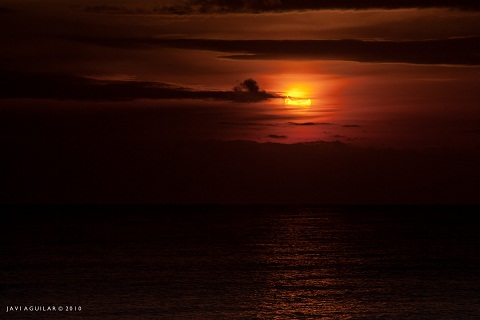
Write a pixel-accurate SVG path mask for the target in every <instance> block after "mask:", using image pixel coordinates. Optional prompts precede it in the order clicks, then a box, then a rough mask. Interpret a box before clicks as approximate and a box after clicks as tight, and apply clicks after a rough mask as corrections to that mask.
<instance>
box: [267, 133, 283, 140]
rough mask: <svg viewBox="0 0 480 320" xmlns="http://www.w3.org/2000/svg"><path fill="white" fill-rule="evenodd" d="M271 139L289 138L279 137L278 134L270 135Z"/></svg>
mask: <svg viewBox="0 0 480 320" xmlns="http://www.w3.org/2000/svg"><path fill="white" fill-rule="evenodd" d="M268 137H269V138H273V139H286V138H287V136H284V135H277V134H270V135H268Z"/></svg>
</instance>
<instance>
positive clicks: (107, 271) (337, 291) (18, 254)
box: [1, 207, 480, 319]
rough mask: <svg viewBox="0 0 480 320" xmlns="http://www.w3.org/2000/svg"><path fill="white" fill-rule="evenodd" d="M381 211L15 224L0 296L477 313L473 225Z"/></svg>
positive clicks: (127, 313) (305, 314)
mask: <svg viewBox="0 0 480 320" xmlns="http://www.w3.org/2000/svg"><path fill="white" fill-rule="evenodd" d="M122 210H123V212H124V213H125V210H126V209H122ZM129 210H132V208H130V209H128V210H127V211H129ZM382 210H383V212H379V211H378V210H377V211H375V212H373V213H372V212H365V210H363V211H362V212H358V211H357V210H356V209H352V208H350V209H348V210H345V209H341V210H339V209H335V208H333V209H332V208H330V209H328V208H300V207H240V208H237V207H211V208H210V207H203V208H197V207H185V208H170V209H168V208H163V209H155V208H151V209H149V210H145V209H138V210H133V211H135V213H133V211H130V212H129V213H127V214H114V215H104V216H102V215H101V214H100V215H97V216H95V215H93V216H92V215H90V216H88V219H87V218H83V219H80V216H75V215H71V216H70V218H66V217H63V218H58V217H56V223H55V224H51V223H46V222H45V221H42V220H37V221H34V222H35V226H33V225H28V224H19V225H16V231H15V236H14V235H13V233H12V232H10V233H9V234H7V236H9V237H10V244H9V245H8V246H6V245H5V243H6V242H2V243H3V244H2V247H1V249H2V252H4V256H5V258H6V259H4V260H3V262H2V265H3V267H4V269H3V270H5V271H4V273H5V276H6V277H4V279H8V280H4V283H3V284H2V287H3V288H4V290H3V294H2V298H4V299H3V300H4V301H5V302H6V303H7V304H14V305H15V304H18V303H21V302H23V303H25V302H24V301H25V300H29V301H31V299H35V301H42V303H64V302H67V301H69V303H76V304H79V305H82V307H83V310H84V311H82V313H81V314H80V315H78V316H79V319H80V318H85V317H86V318H89V319H139V318H140V319H218V318H222V319H312V318H320V317H326V318H327V319H350V318H351V319H378V318H395V319H406V318H408V319H426V318H428V319H451V318H462V319H473V318H475V317H478V316H479V315H480V314H479V311H478V310H479V307H480V305H479V303H478V299H476V297H478V295H479V294H480V285H479V283H480V281H479V279H480V274H479V272H478V269H477V268H476V267H475V266H476V265H478V263H479V262H480V253H479V251H478V248H479V246H478V244H479V237H478V234H479V232H478V231H480V230H478V224H475V223H471V221H469V220H468V219H467V218H465V216H463V217H464V218H458V217H455V216H453V215H448V216H447V218H441V219H438V220H437V221H434V220H432V219H430V218H428V217H431V216H428V217H425V216H421V215H420V217H419V216H415V215H411V214H406V215H403V213H402V212H400V214H399V213H398V212H397V213H391V212H388V210H387V209H382ZM410 210H411V209H410ZM145 211H149V213H148V214H145ZM112 213H113V212H112ZM72 217H73V218H72ZM47 220H48V219H47ZM32 230H37V231H36V233H35V232H33V233H32ZM40 232H42V234H40ZM65 279H68V281H65ZM5 281H6V283H5ZM27 289H28V290H27ZM26 292H29V293H28V296H27V295H25V293H26ZM19 316H22V315H19ZM61 316H62V315H57V314H53V315H52V317H50V316H49V318H51V319H57V318H55V317H61ZM73 318H75V317H74V316H73ZM12 319H15V318H12Z"/></svg>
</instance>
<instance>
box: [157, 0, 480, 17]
mask: <svg viewBox="0 0 480 320" xmlns="http://www.w3.org/2000/svg"><path fill="white" fill-rule="evenodd" d="M433 7H446V8H454V9H462V10H479V9H480V4H479V3H478V2H475V1H471V0H459V1H455V0H437V1H431V0H403V1H381V0H366V1H357V0H337V1H329V0H263V1H260V0H258V1H255V0H233V1H232V0H188V1H183V2H181V3H180V4H174V5H171V6H164V7H162V8H161V9H160V11H163V12H165V13H172V14H203V13H245V12H250V13H261V12H283V11H298V10H324V9H361V10H363V9H400V8H433Z"/></svg>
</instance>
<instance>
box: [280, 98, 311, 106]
mask: <svg viewBox="0 0 480 320" xmlns="http://www.w3.org/2000/svg"><path fill="white" fill-rule="evenodd" d="M285 104H286V105H289V106H310V105H312V100H311V99H302V98H293V97H290V96H287V97H286V98H285Z"/></svg>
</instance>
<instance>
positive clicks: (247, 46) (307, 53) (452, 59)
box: [78, 37, 480, 65]
mask: <svg viewBox="0 0 480 320" xmlns="http://www.w3.org/2000/svg"><path fill="white" fill-rule="evenodd" d="M78 40H80V41H87V42H90V43H95V44H97V45H102V46H113V47H120V48H130V49H134V48H147V47H155V46H160V47H167V48H177V49H190V50H207V51H217V52H223V53H232V54H231V55H226V56H223V58H227V59H238V60H346V61H358V62H384V63H411V64H452V65H479V64H480V37H465V38H452V39H439V40H418V41H367V40H213V39H153V38H130V39H128V38H123V39H85V38H81V39H78Z"/></svg>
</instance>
